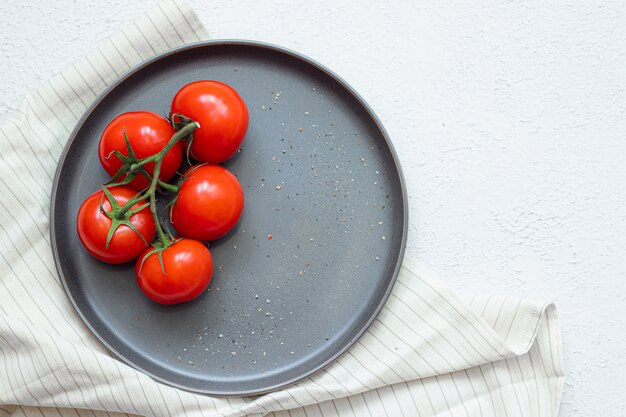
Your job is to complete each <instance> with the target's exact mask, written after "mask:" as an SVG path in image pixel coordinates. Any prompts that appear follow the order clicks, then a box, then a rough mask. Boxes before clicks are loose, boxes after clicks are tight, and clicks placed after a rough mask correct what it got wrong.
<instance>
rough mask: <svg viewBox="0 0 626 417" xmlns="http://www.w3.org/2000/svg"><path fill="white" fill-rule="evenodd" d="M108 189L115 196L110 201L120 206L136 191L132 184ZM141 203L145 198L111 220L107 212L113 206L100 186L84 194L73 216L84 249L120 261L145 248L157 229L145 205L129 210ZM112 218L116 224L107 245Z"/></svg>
mask: <svg viewBox="0 0 626 417" xmlns="http://www.w3.org/2000/svg"><path fill="white" fill-rule="evenodd" d="M108 190H109V192H110V195H111V196H112V197H113V199H114V200H113V201H114V204H113V205H116V206H123V205H124V204H126V202H128V201H129V200H131V199H132V198H133V197H135V196H136V194H137V191H135V190H133V189H132V188H128V187H123V186H119V187H111V188H109V189H108ZM144 204H145V201H140V202H138V203H136V204H135V205H133V206H132V207H131V211H130V212H128V213H126V216H125V217H124V218H122V219H119V220H114V219H111V218H110V217H109V216H108V215H107V213H108V214H109V215H112V214H111V213H114V212H115V210H114V207H113V205H112V204H111V201H110V200H109V198H108V197H107V196H106V195H105V193H104V192H103V190H100V191H96V192H95V193H93V194H92V195H90V196H89V197H87V199H86V200H85V201H84V202H83V204H82V205H81V206H80V209H79V210H78V217H77V219H76V228H77V230H78V237H79V238H80V241H81V243H82V244H83V246H84V247H85V249H87V252H89V254H91V255H92V256H94V257H95V258H97V259H99V260H101V261H103V262H107V263H110V264H119V263H124V262H128V261H131V260H133V259H135V258H136V257H137V256H139V255H140V254H141V253H142V252H143V251H145V250H146V248H147V247H148V245H149V244H150V242H151V241H152V238H153V236H154V233H155V230H156V227H155V224H154V219H153V217H152V213H150V210H149V209H148V207H144V208H143V209H141V210H140V211H138V212H136V213H133V212H132V211H133V210H136V209H138V208H139V207H141V206H142V205H144ZM103 210H104V212H103ZM114 221H115V222H116V223H118V224H119V226H118V227H116V228H115V229H114V232H113V234H112V237H111V238H110V241H109V242H108V245H107V237H108V236H109V232H110V230H111V226H112V225H113V223H114ZM133 228H134V229H135V230H133ZM139 234H140V235H141V236H140V235H139Z"/></svg>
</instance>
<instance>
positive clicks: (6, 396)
mask: <svg viewBox="0 0 626 417" xmlns="http://www.w3.org/2000/svg"><path fill="white" fill-rule="evenodd" d="M206 38H207V33H206V30H205V29H204V28H203V26H202V24H201V23H200V22H199V21H198V19H197V17H196V16H195V15H194V13H193V12H192V10H190V8H189V6H188V5H187V4H186V3H184V2H178V1H166V2H164V3H161V4H159V5H158V6H156V7H155V8H154V10H150V11H149V12H148V14H147V16H146V17H145V18H143V19H141V20H139V21H137V22H134V23H132V24H130V25H127V26H126V27H124V28H122V30H121V31H120V33H119V34H118V35H116V36H115V37H113V38H111V39H109V40H107V41H106V42H104V43H103V44H102V45H99V46H98V47H97V48H96V49H95V50H94V51H93V52H92V53H90V54H89V55H88V56H86V57H85V58H84V59H83V60H82V61H80V62H77V63H76V64H75V65H72V66H71V67H70V68H68V69H67V70H66V71H64V72H63V73H62V74H60V75H58V76H57V77H55V78H54V79H52V80H51V81H50V82H48V83H46V84H45V85H43V86H42V87H41V88H39V89H38V90H36V91H35V92H33V93H32V94H31V95H29V96H28V97H27V98H26V99H25V101H24V103H23V104H22V105H21V107H20V108H19V109H18V110H17V111H16V112H15V113H13V114H12V115H11V116H9V118H8V119H7V120H5V121H4V122H3V124H2V125H0V143H1V147H2V149H3V150H4V151H3V152H2V153H0V239H1V241H2V245H1V246H0V417H7V416H46V417H47V416H91V417H100V416H111V417H114V416H115V417H117V416H122V415H142V416H155V417H156V416H159V417H161V416H205V417H209V416H233V417H234V416H244V415H251V416H261V415H270V416H281V417H285V416H290V417H296V416H307V417H313V416H324V417H331V416H342V417H343V416H348V417H361V416H371V417H379V416H390V417H396V416H400V417H402V416H404V417H412V416H421V417H431V416H452V417H457V416H459V417H460V416H497V417H503V416H511V417H513V416H532V417H550V416H556V415H557V413H558V407H559V401H560V395H561V389H562V385H563V374H564V372H563V359H562V354H561V340H560V333H559V326H558V319H557V317H556V312H555V309H554V306H552V305H551V304H544V303H538V302H532V301H526V300H519V299H515V298H510V297H509V298H506V297H504V298H503V297H496V296H477V297H473V298H466V299H464V298H460V297H459V296H457V295H456V294H454V293H452V292H451V291H449V290H448V289H446V288H445V287H444V286H443V285H442V284H441V283H439V282H437V281H434V280H430V279H428V278H427V277H424V276H422V275H420V274H419V273H417V271H418V270H417V267H416V266H415V265H413V264H411V262H410V260H406V261H405V263H404V265H403V268H402V271H401V273H400V276H399V279H398V282H397V284H396V286H395V288H394V290H393V293H392V295H391V297H390V299H389V301H388V302H387V304H386V305H385V307H384V310H383V311H382V313H381V314H380V316H379V318H378V319H377V320H376V322H375V323H374V324H373V326H372V327H371V329H370V330H369V331H368V332H367V333H366V334H365V335H364V336H363V337H362V338H361V339H360V341H359V342H358V343H357V344H356V345H355V346H354V347H353V348H352V349H351V350H350V351H349V352H348V353H346V354H345V355H344V356H342V357H341V358H340V359H339V360H338V361H336V362H335V363H334V364H333V365H331V366H329V367H328V368H326V369H325V370H323V371H321V372H319V373H317V374H316V375H314V376H313V377H311V378H308V379H306V380H304V381H302V382H300V383H298V384H296V385H293V386H290V387H289V388H287V389H284V390H281V391H276V392H273V393H271V394H267V395H262V396H258V397H253V398H252V397H250V398H215V397H208V396H202V395H196V394H191V393H188V392H184V391H180V390H177V389H175V388H171V387H169V386H166V385H163V384H160V383H157V382H155V381H154V380H152V379H151V378H149V377H147V376H146V375H144V374H142V373H140V372H138V371H135V370H134V369H133V368H131V367H129V366H127V365H125V364H123V363H121V362H120V361H118V360H116V359H114V358H113V357H112V356H111V355H110V354H109V353H108V352H107V351H106V350H105V349H104V347H103V346H102V345H101V344H100V343H99V342H98V341H97V340H96V339H95V338H94V337H93V336H92V335H91V334H90V333H89V332H88V330H87V329H86V327H85V326H84V325H83V324H82V323H81V321H80V319H79V318H78V316H77V315H76V313H75V312H74V311H73V309H72V306H71V304H70V302H69V301H68V299H67V297H66V295H65V293H64V291H63V289H62V287H61V285H60V284H59V280H58V277H57V275H56V272H55V267H54V262H53V258H52V254H51V249H50V239H49V236H48V229H49V221H48V211H49V204H50V190H51V186H52V178H53V173H54V170H55V168H56V164H57V160H58V158H59V156H60V154H61V151H62V149H63V145H64V144H65V142H66V140H67V139H68V136H69V134H70V132H71V131H72V129H73V127H74V126H75V124H76V123H77V121H78V119H79V118H80V117H81V115H82V114H83V113H84V111H85V110H86V109H87V107H88V106H89V104H90V103H91V102H93V100H94V99H95V98H96V96H97V95H98V94H99V93H100V92H102V91H103V90H104V88H105V87H106V86H107V85H108V84H110V83H111V82H113V81H114V80H115V79H116V78H117V77H118V76H120V75H121V74H122V73H123V72H124V71H126V70H127V69H129V68H131V67H133V66H134V65H136V64H138V63H139V62H141V61H142V60H145V59H146V58H149V57H151V56H153V55H155V54H157V53H159V52H162V51H165V50H167V49H169V48H172V47H175V46H178V45H181V44H184V43H189V42H194V41H198V40H201V39H206Z"/></svg>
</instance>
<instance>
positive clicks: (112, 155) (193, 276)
mask: <svg viewBox="0 0 626 417" xmlns="http://www.w3.org/2000/svg"><path fill="white" fill-rule="evenodd" d="M247 128H248V110H247V108H246V105H245V103H244V102H243V100H242V99H241V97H240V96H239V94H238V93H237V92H236V91H235V90H234V89H233V88H232V87H230V86H228V85H226V84H224V83H221V82H219V81H211V80H201V81H195V82H192V83H190V84H187V85H186V86H184V87H183V88H181V89H180V90H179V91H178V92H177V93H176V95H175V96H174V99H173V100H172V104H171V109H170V116H169V120H168V119H166V118H164V117H161V116H159V115H158V114H155V113H152V112H148V111H136V112H128V113H124V114H121V115H119V116H118V117H116V118H115V119H113V120H112V121H111V122H110V123H109V125H108V126H107V127H106V128H105V129H104V132H103V133H102V137H101V138H100V144H99V147H98V156H99V158H100V162H101V163H102V166H103V168H104V169H105V170H106V171H107V173H109V175H111V177H112V178H111V180H110V181H109V182H108V183H107V184H104V185H103V186H102V189H101V190H99V191H97V192H95V193H94V194H92V195H90V196H89V197H87V199H86V200H85V201H84V202H83V204H82V205H81V207H80V209H79V211H78V217H77V221H76V227H77V230H78V236H79V238H80V241H81V242H82V244H83V246H84V247H85V249H86V250H87V252H88V253H89V254H90V255H92V256H94V257H95V258H97V259H99V260H101V261H103V262H107V263H111V264H119V263H124V262H129V261H132V260H134V259H136V266H135V276H136V279H137V283H138V284H139V287H140V288H141V290H142V291H143V292H144V294H145V295H146V296H148V297H149V298H150V299H151V300H153V301H155V302H157V303H161V304H176V303H182V302H185V301H190V300H192V299H194V298H196V297H197V296H198V295H200V294H201V293H202V292H203V291H204V290H206V288H207V287H208V285H209V282H210V281H211V277H212V275H213V258H212V256H211V252H210V251H209V249H208V247H207V245H206V244H205V243H203V242H207V241H211V240H215V239H219V238H221V237H222V236H224V235H225V234H227V233H228V232H229V231H230V230H231V229H232V228H233V226H235V224H236V223H237V221H238V220H239V218H240V217H241V212H242V211H243V205H244V195H243V190H242V188H241V185H240V184H239V181H238V180H237V178H236V177H235V176H234V175H233V174H231V173H230V172H229V171H228V170H227V169H226V168H224V167H222V166H221V165H218V164H219V163H221V162H224V161H226V160H227V159H229V158H230V157H232V156H233V155H234V154H235V153H236V152H237V151H238V150H239V148H240V146H241V143H242V142H243V139H244V136H245V133H246V130H247ZM185 153H186V154H187V159H189V160H190V159H193V160H195V161H197V162H198V163H197V164H195V165H191V166H190V167H189V168H188V169H187V170H185V171H184V172H183V173H182V174H180V177H181V178H180V180H179V181H177V182H176V183H172V182H171V181H172V179H173V178H175V176H176V174H177V173H178V172H179V170H180V169H181V165H182V162H183V159H184V156H185ZM157 193H159V194H166V195H167V196H169V198H171V201H170V205H169V207H170V213H169V214H170V220H171V224H172V226H173V228H174V230H175V231H176V233H177V236H172V235H171V234H170V233H169V232H166V230H165V229H164V227H163V226H162V225H161V221H160V218H159V216H158V214H157V210H156V198H157Z"/></svg>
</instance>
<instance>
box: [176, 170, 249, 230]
mask: <svg viewBox="0 0 626 417" xmlns="http://www.w3.org/2000/svg"><path fill="white" fill-rule="evenodd" d="M243 205H244V194H243V189H242V188H241V184H240V183H239V180H238V179H237V177H235V176H234V175H233V174H231V173H230V172H229V171H228V170H227V169H226V168H224V167H222V166H221V165H215V164H201V165H194V166H192V167H191V168H189V169H188V170H187V171H185V173H184V174H183V180H182V184H181V185H180V188H179V190H178V196H177V197H176V200H175V201H174V203H173V204H172V206H171V209H170V221H171V223H172V226H173V227H174V229H175V230H176V231H177V232H178V233H179V234H180V235H182V236H186V237H190V238H194V239H198V240H204V241H210V240H216V239H219V238H221V237H222V236H224V235H225V234H226V233H228V232H229V231H230V230H231V229H232V228H233V227H234V226H235V224H237V222H238V221H239V218H240V217H241V213H242V211H243Z"/></svg>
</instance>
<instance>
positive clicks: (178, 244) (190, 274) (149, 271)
mask: <svg viewBox="0 0 626 417" xmlns="http://www.w3.org/2000/svg"><path fill="white" fill-rule="evenodd" d="M212 276H213V257H212V256H211V252H210V251H209V249H208V248H207V247H206V245H205V244H204V243H202V242H199V241H197V240H194V239H185V238H181V239H177V240H175V241H174V242H173V243H171V244H169V245H168V246H167V247H165V249H159V248H158V247H156V248H155V247H151V248H149V249H148V250H146V252H145V253H144V254H143V255H142V256H141V257H140V258H139V259H138V260H137V263H136V265H135V278H136V279H137V284H139V288H141V291H143V293H144V294H145V295H146V296H147V297H148V298H150V299H151V300H152V301H154V302H157V303H159V304H178V303H184V302H187V301H191V300H193V299H194V298H196V297H198V296H199V295H200V294H202V293H203V292H204V291H205V290H206V289H207V287H208V286H209V283H210V282H211V277H212Z"/></svg>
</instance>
